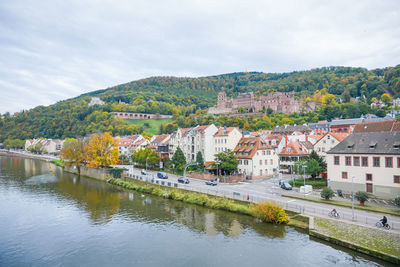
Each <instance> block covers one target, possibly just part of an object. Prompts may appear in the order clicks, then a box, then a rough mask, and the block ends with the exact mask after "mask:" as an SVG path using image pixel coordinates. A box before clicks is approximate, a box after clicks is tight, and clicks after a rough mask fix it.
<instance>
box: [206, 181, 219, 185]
mask: <svg viewBox="0 0 400 267" xmlns="http://www.w3.org/2000/svg"><path fill="white" fill-rule="evenodd" d="M206 185H212V186H215V185H217V181H215V180H208V181H206Z"/></svg>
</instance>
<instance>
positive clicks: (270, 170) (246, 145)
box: [235, 137, 279, 179]
mask: <svg viewBox="0 0 400 267" xmlns="http://www.w3.org/2000/svg"><path fill="white" fill-rule="evenodd" d="M275 150H276V147H275V146H272V145H269V144H267V143H266V142H265V141H264V140H263V139H262V138H261V137H247V138H245V137H243V138H242V139H241V140H240V141H239V143H238V145H237V146H236V148H235V154H236V157H237V158H238V171H239V173H243V174H245V177H246V178H247V179H260V178H265V177H270V176H272V175H273V174H274V169H275V170H277V168H278V165H279V158H278V155H277V153H276V151H275Z"/></svg>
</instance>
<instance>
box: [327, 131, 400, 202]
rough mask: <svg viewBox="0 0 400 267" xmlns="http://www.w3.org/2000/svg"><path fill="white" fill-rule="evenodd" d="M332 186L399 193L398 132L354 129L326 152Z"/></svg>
mask: <svg viewBox="0 0 400 267" xmlns="http://www.w3.org/2000/svg"><path fill="white" fill-rule="evenodd" d="M327 165H328V179H329V180H328V181H329V186H331V188H332V189H334V190H338V189H340V190H342V191H343V192H345V193H350V192H351V191H352V188H354V192H357V191H364V192H368V193H371V194H373V195H376V196H378V197H380V198H385V199H393V198H395V197H398V196H400V132H399V131H392V132H365V133H354V134H352V135H350V136H348V137H347V138H346V139H344V140H343V141H342V142H341V143H340V144H338V145H337V146H335V147H334V148H332V149H331V150H330V151H328V153H327Z"/></svg>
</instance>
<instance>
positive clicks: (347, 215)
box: [127, 173, 400, 230]
mask: <svg viewBox="0 0 400 267" xmlns="http://www.w3.org/2000/svg"><path fill="white" fill-rule="evenodd" d="M127 177H130V178H133V179H137V180H141V181H147V182H149V183H153V184H158V185H162V186H168V187H175V188H182V189H185V190H189V191H195V192H200V193H204V194H209V195H215V196H220V197H226V198H231V199H236V200H242V201H248V202H252V203H258V202H261V201H266V200H272V201H274V202H276V203H277V204H278V205H280V206H281V207H283V208H284V209H285V210H289V211H293V212H298V213H302V214H306V215H316V216H319V217H326V218H328V217H329V213H330V212H331V211H332V209H331V208H328V207H326V208H325V207H310V206H305V205H301V204H296V203H291V202H282V201H279V200H276V199H274V198H270V197H263V196H255V195H251V194H245V193H241V192H236V191H227V190H223V189H220V188H218V187H217V188H212V187H210V188H207V189H206V188H201V187H194V186H191V185H188V184H179V183H175V182H169V181H165V180H162V179H158V178H153V177H151V178H149V177H146V176H143V175H134V174H132V173H129V174H127ZM339 214H340V218H338V220H345V221H348V222H355V223H357V222H358V223H361V224H366V225H370V226H375V224H376V223H377V222H378V221H379V219H380V218H378V216H376V217H371V216H365V215H361V214H357V213H355V214H354V220H353V218H352V214H351V212H349V211H346V212H340V211H339ZM389 225H390V227H391V229H393V230H398V229H400V223H398V222H389Z"/></svg>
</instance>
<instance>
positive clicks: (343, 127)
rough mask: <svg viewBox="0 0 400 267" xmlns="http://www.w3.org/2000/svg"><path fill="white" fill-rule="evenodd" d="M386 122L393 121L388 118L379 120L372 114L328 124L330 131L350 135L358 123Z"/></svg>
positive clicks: (333, 121)
mask: <svg viewBox="0 0 400 267" xmlns="http://www.w3.org/2000/svg"><path fill="white" fill-rule="evenodd" d="M386 120H393V118H392V117H390V116H386V117H384V118H380V117H378V116H376V115H374V114H367V115H365V116H361V117H360V118H354V119H343V120H342V119H338V120H332V121H331V123H330V131H331V132H339V133H352V132H353V129H354V127H355V125H356V124H358V123H365V122H379V121H386Z"/></svg>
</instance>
